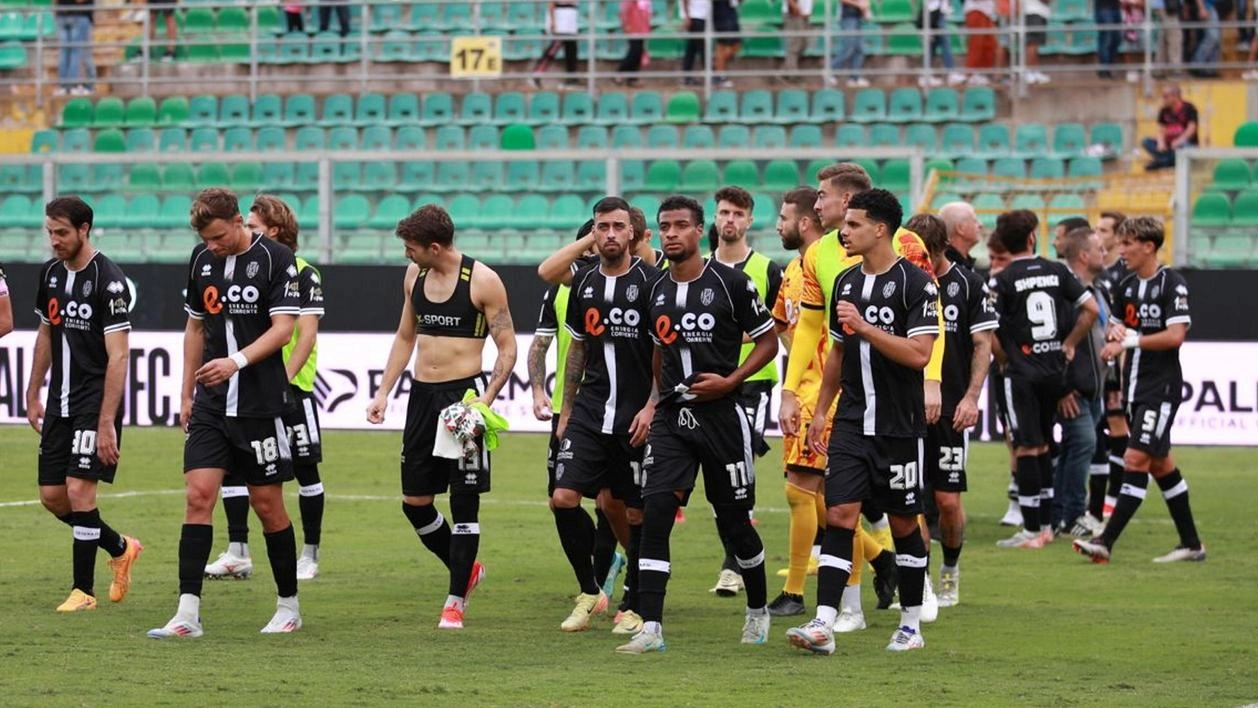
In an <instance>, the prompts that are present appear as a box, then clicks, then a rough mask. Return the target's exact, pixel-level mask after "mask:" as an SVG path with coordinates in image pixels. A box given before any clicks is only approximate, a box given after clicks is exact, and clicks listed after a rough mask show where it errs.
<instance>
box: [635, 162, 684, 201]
mask: <svg viewBox="0 0 1258 708" xmlns="http://www.w3.org/2000/svg"><path fill="white" fill-rule="evenodd" d="M680 184H681V163H679V162H677V161H676V160H656V161H655V162H652V163H651V165H650V166H649V167H647V170H646V180H645V182H644V183H643V187H645V188H646V189H647V190H648V191H651V192H658V193H661V194H667V193H671V192H674V191H676V190H677V188H678V186H679V185H680Z"/></svg>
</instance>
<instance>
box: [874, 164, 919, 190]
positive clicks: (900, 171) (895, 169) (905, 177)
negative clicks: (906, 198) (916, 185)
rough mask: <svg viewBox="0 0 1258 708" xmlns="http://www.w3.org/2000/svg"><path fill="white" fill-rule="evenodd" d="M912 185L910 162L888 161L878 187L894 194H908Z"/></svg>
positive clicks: (883, 167)
mask: <svg viewBox="0 0 1258 708" xmlns="http://www.w3.org/2000/svg"><path fill="white" fill-rule="evenodd" d="M911 184H912V183H911V180H910V178H909V161H908V160H898V159H896V160H887V161H886V162H885V163H884V164H883V166H882V174H881V175H880V176H879V180H878V186H880V187H882V188H884V189H889V190H891V191H892V192H906V191H908V189H909V187H910V186H911Z"/></svg>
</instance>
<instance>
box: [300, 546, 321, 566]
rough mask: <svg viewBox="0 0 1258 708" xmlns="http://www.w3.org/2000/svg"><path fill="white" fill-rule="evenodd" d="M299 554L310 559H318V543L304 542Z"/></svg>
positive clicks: (316, 560)
mask: <svg viewBox="0 0 1258 708" xmlns="http://www.w3.org/2000/svg"><path fill="white" fill-rule="evenodd" d="M301 555H302V557H303V558H309V559H310V560H312V561H315V562H318V561H319V545H318V544H313V545H312V544H309V543H307V544H305V545H303V546H302V547H301Z"/></svg>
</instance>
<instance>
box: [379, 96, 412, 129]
mask: <svg viewBox="0 0 1258 708" xmlns="http://www.w3.org/2000/svg"><path fill="white" fill-rule="evenodd" d="M384 122H385V123H386V124H387V125H391V126H394V127H397V126H404V125H415V124H416V123H418V122H419V96H417V95H415V94H413V93H395V94H393V95H392V96H389V108H388V112H387V113H386V116H385V120H384Z"/></svg>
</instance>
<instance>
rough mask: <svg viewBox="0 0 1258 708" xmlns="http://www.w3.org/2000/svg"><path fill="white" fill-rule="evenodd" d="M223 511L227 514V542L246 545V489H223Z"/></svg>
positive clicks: (247, 499)
mask: <svg viewBox="0 0 1258 708" xmlns="http://www.w3.org/2000/svg"><path fill="white" fill-rule="evenodd" d="M242 492H243V493H242ZM223 511H225V512H226V513H227V540H228V541H231V542H232V543H248V542H249V492H248V487H227V486H225V487H223Z"/></svg>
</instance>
